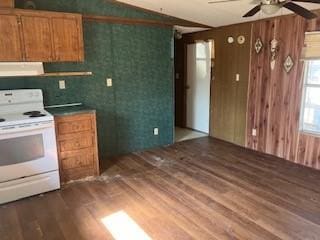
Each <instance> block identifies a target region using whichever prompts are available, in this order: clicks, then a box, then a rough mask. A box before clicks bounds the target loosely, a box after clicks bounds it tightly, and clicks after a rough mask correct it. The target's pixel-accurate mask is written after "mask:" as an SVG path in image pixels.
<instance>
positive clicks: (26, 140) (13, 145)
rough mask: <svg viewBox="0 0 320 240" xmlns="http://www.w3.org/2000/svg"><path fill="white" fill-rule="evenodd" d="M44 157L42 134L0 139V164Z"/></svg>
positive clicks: (23, 161)
mask: <svg viewBox="0 0 320 240" xmlns="http://www.w3.org/2000/svg"><path fill="white" fill-rule="evenodd" d="M43 157H44V146H43V138H42V134H37V135H31V136H24V137H17V138H10V139H3V140H0V166H7V165H12V164H19V163H25V162H29V161H33V160H37V159H39V158H43Z"/></svg>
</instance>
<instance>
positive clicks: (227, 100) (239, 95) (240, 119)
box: [210, 24, 251, 146]
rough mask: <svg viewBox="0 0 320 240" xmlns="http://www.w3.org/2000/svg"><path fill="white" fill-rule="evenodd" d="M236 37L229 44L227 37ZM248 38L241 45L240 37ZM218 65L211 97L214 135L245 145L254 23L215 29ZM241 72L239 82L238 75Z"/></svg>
mask: <svg viewBox="0 0 320 240" xmlns="http://www.w3.org/2000/svg"><path fill="white" fill-rule="evenodd" d="M229 36H231V37H233V38H234V42H233V43H231V44H230V43H228V42H227V38H228V37H229ZM239 36H244V37H245V43H244V44H239V43H238V42H237V38H238V37H239ZM214 41H215V53H216V54H215V56H216V58H215V67H214V71H213V75H214V81H213V84H212V91H211V92H212V96H211V109H212V111H211V122H210V127H211V134H210V135H211V136H214V137H216V138H219V139H222V140H225V141H229V142H232V143H235V144H237V145H242V146H244V145H245V136H246V108H247V90H248V79H249V63H250V43H251V24H239V25H234V26H228V27H222V28H218V29H217V30H216V31H215V36H214ZM237 74H239V77H240V78H239V81H237V80H236V75H237Z"/></svg>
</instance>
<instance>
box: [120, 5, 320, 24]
mask: <svg viewBox="0 0 320 240" xmlns="http://www.w3.org/2000/svg"><path fill="white" fill-rule="evenodd" d="M210 1H214V0H210ZM118 2H123V3H127V4H130V5H134V6H137V7H140V8H145V9H148V10H152V11H155V12H159V13H163V14H167V15H170V16H173V17H177V18H182V19H185V20H189V21H193V22H197V23H201V24H205V25H208V26H211V27H219V26H225V25H230V24H234V23H241V22H246V21H253V20H258V19H262V18H268V17H271V16H279V15H285V14H290V13H292V12H291V11H289V10H286V9H284V8H282V9H281V10H280V11H279V12H278V13H277V14H274V15H265V14H264V13H262V12H261V11H260V12H259V13H258V14H256V15H255V16H253V17H249V18H243V17H242V16H243V15H244V14H245V13H246V12H248V11H249V10H250V9H251V8H253V7H254V6H255V4H253V3H252V0H239V1H231V2H223V3H215V4H208V0H119V1H118ZM298 4H299V5H301V6H303V7H305V8H307V9H310V10H312V9H319V8H320V4H312V3H298Z"/></svg>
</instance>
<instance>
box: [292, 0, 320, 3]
mask: <svg viewBox="0 0 320 240" xmlns="http://www.w3.org/2000/svg"><path fill="white" fill-rule="evenodd" d="M291 1H292V2H306V3H320V0H291Z"/></svg>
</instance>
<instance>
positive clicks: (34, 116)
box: [29, 113, 46, 118]
mask: <svg viewBox="0 0 320 240" xmlns="http://www.w3.org/2000/svg"><path fill="white" fill-rule="evenodd" d="M44 116H46V115H45V114H42V113H38V114H32V115H30V116H29V117H31V118H37V117H44Z"/></svg>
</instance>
